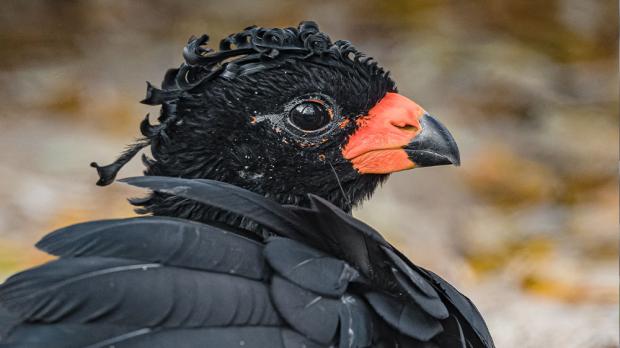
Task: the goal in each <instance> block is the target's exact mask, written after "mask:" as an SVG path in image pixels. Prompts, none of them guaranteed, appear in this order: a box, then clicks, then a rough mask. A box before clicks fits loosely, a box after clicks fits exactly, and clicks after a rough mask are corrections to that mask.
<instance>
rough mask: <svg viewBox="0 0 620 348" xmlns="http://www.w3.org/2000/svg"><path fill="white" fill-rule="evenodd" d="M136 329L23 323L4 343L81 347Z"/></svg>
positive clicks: (68, 347)
mask: <svg viewBox="0 0 620 348" xmlns="http://www.w3.org/2000/svg"><path fill="white" fill-rule="evenodd" d="M136 330H137V328H131V327H123V326H117V325H110V324H86V325H85V324H55V325H49V324H22V325H20V326H18V327H17V328H15V330H13V331H11V334H10V335H9V336H8V337H7V338H6V339H5V340H3V341H2V343H6V344H8V345H9V346H11V345H12V346H17V347H45V348H56V347H59V348H60V347H62V348H81V347H87V346H91V345H92V344H94V343H96V342H99V341H103V340H106V339H108V338H110V337H115V336H121V335H124V334H127V333H128V332H134V331H136ZM0 347H2V345H0Z"/></svg>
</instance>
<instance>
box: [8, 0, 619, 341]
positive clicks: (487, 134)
mask: <svg viewBox="0 0 620 348" xmlns="http://www.w3.org/2000/svg"><path fill="white" fill-rule="evenodd" d="M617 6H618V3H617V2H616V1H614V0H601V1H582V0H547V1H527V0H524V1H518V0H513V1H510V0H491V1H456V0H453V1H450V0H426V1H408V0H391V1H383V0H358V1H349V2H334V1H319V0H315V1H305V2H298V1H290V2H286V1H285V2H283V1H275V0H266V1H245V2H242V1H238V0H227V1H225V2H211V1H163V0H154V1H103V0H102V1H40V0H39V1H37V0H30V1H19V0H14V1H12V0H4V1H3V2H2V9H1V10H0V100H1V102H0V148H1V150H0V178H1V180H0V281H1V280H2V279H4V278H6V277H7V276H8V275H10V274H11V273H12V272H15V271H17V270H20V269H22V268H24V267H29V266H32V265H35V264H39V263H41V262H44V261H45V260H47V259H48V257H47V256H45V255H44V254H43V253H40V252H38V251H36V250H35V249H34V247H33V246H32V245H33V243H34V242H35V241H37V239H38V238H40V237H41V236H42V235H44V234H45V233H47V232H49V231H51V230H52V229H54V228H57V227H60V226H63V225H66V224H71V223H76V222H79V221H85V220H91V219H99V218H112V217H126V216H132V215H133V212H132V209H131V207H130V206H129V204H128V203H127V202H126V201H125V198H127V197H130V196H137V195H140V194H141V193H142V192H141V191H139V190H135V189H130V188H129V187H127V186H123V185H121V184H116V185H112V186H109V187H106V188H101V187H97V186H95V185H94V183H95V181H96V174H95V171H94V170H93V169H92V168H90V167H89V166H88V164H89V163H90V162H91V161H94V160H96V161H99V163H109V162H110V161H112V160H113V159H114V158H115V156H116V155H117V154H118V153H119V152H120V151H121V149H122V148H123V146H124V145H125V144H127V143H129V142H130V141H131V140H132V139H133V138H134V137H136V136H137V135H138V134H139V132H138V124H139V121H140V120H141V119H142V117H143V116H144V115H145V114H146V113H147V112H151V113H154V114H157V112H158V110H157V109H155V108H151V107H147V106H145V105H141V104H139V103H138V101H139V100H140V99H142V98H143V97H144V92H145V86H146V85H145V81H146V80H149V81H152V82H154V83H156V84H158V83H159V81H161V78H162V77H163V73H164V71H165V70H166V69H168V68H171V67H177V66H178V65H179V64H180V63H181V61H182V57H181V51H182V48H183V46H184V44H185V43H186V40H187V38H188V37H189V36H190V35H192V34H202V33H205V32H206V33H208V34H209V35H210V36H211V38H212V40H213V41H212V43H213V44H214V45H215V43H217V41H218V40H219V39H220V38H222V37H224V36H226V35H228V34H230V33H233V32H236V31H238V30H240V29H242V28H244V27H246V26H248V25H251V24H258V25H260V26H267V27H269V26H296V25H297V23H298V22H299V21H301V20H304V19H313V20H315V21H317V22H318V23H319V24H320V26H321V29H322V30H323V31H326V32H328V33H329V34H330V36H331V38H332V39H334V40H335V39H348V40H351V41H352V42H353V43H354V44H355V45H356V46H357V47H358V48H359V49H361V50H362V51H365V52H367V53H368V54H369V55H371V56H373V57H375V58H376V59H377V60H378V61H379V62H380V63H381V64H382V65H383V66H384V67H386V68H387V69H389V70H391V71H392V75H393V77H394V78H395V79H396V81H397V83H398V86H399V90H400V92H401V93H402V94H404V95H406V96H408V97H410V98H412V99H413V100H415V101H416V102H418V103H419V104H420V105H422V106H423V107H424V108H426V109H427V110H429V111H430V112H431V113H432V114H434V115H436V116H437V117H438V118H440V119H441V120H442V122H444V123H445V124H446V125H447V126H448V127H449V128H450V130H451V131H452V132H453V134H454V136H455V138H456V139H457V142H458V143H459V146H460V148H461V156H462V163H463V165H462V166H461V167H459V168H454V167H452V168H448V167H440V168H428V169H422V170H414V171H409V172H404V173H398V174H396V175H393V177H392V179H391V180H390V181H388V183H387V184H385V185H384V187H383V188H382V189H381V190H380V191H379V192H378V193H377V194H376V195H375V197H374V198H373V199H372V200H371V201H370V202H368V203H367V204H366V205H365V206H364V207H363V208H362V209H359V210H358V211H356V212H355V215H356V216H357V217H359V218H361V219H363V220H364V221H366V222H368V223H370V224H371V225H372V226H374V227H376V228H377V229H378V230H379V231H381V232H382V233H383V234H384V235H386V237H387V238H388V239H389V240H391V241H393V242H394V243H395V244H396V245H397V246H398V247H399V248H401V250H403V251H404V252H405V253H406V254H407V255H408V256H409V257H410V258H411V260H413V261H414V262H416V263H418V264H420V265H423V266H425V267H427V268H430V269H432V270H434V271H435V272H437V273H439V274H441V275H443V276H444V277H445V278H447V279H448V280H449V281H451V282H452V283H453V284H455V285H456V286H457V287H458V288H459V289H461V290H462V291H463V292H464V293H465V294H467V295H468V296H469V297H471V298H472V300H473V301H474V302H475V303H476V304H477V305H478V307H479V308H480V310H481V312H482V313H483V315H484V316H485V318H486V320H487V323H488V325H489V327H490V330H491V333H492V334H493V336H494V338H495V341H496V344H497V346H498V347H502V348H511V347H521V348H525V347H564V348H567V347H580V348H588V347H597V348H598V347H618V332H617V330H618V183H617V179H618V178H617V172H618V167H617V160H618V93H619V92H618V57H617V51H618V45H617V43H618V7H617ZM140 173H141V165H140V161H139V160H136V161H134V162H133V163H131V164H130V165H128V166H127V167H126V168H125V169H124V170H123V171H122V172H121V174H120V176H121V177H124V176H132V175H139V174H140Z"/></svg>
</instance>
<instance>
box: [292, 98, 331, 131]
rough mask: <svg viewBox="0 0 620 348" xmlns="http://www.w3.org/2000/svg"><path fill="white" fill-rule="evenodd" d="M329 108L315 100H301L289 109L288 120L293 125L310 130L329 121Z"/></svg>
mask: <svg viewBox="0 0 620 348" xmlns="http://www.w3.org/2000/svg"><path fill="white" fill-rule="evenodd" d="M331 118H332V117H331V113H330V110H329V109H328V108H327V107H326V106H325V105H323V104H322V103H319V102H315V101H304V102H301V103H299V104H297V105H295V107H293V108H292V109H291V111H289V114H288V121H289V123H290V124H292V125H293V126H294V127H297V128H299V129H301V130H302V131H305V132H312V131H316V130H319V129H321V128H323V127H325V126H326V125H327V124H328V123H329V121H331Z"/></svg>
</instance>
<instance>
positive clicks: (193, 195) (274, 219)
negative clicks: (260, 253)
mask: <svg viewBox="0 0 620 348" xmlns="http://www.w3.org/2000/svg"><path fill="white" fill-rule="evenodd" d="M120 181H121V182H125V183H127V184H129V185H133V186H138V187H143V188H148V189H151V190H153V191H158V192H162V193H167V194H171V195H174V196H179V197H184V198H188V199H192V200H195V201H197V202H200V203H204V204H207V205H210V206H212V207H216V208H219V209H222V210H225V211H229V212H231V213H235V214H238V215H241V216H244V217H246V218H248V219H251V220H253V221H255V222H257V223H258V224H260V225H262V226H264V227H266V228H268V229H270V230H272V231H274V232H276V233H278V234H280V235H282V236H285V237H289V238H293V239H297V240H303V238H302V237H301V235H300V233H301V232H304V231H306V229H305V227H304V226H303V225H302V224H300V223H299V219H298V217H297V216H296V215H295V214H294V213H292V212H290V211H288V210H286V209H284V208H282V206H281V205H280V204H278V203H277V202H275V201H272V200H270V199H267V198H265V197H264V196H261V195H259V194H256V193H254V192H251V191H248V190H245V189H243V188H241V187H238V186H234V185H231V184H227V183H224V182H221V181H215V180H207V179H194V180H192V179H180V178H171V177H163V176H139V177H133V178H126V179H121V180H120ZM306 232H307V231H306ZM307 233H308V232H307Z"/></svg>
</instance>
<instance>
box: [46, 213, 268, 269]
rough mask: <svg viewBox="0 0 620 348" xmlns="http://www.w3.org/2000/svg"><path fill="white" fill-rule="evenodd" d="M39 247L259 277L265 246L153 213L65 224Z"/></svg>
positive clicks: (52, 251)
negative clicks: (145, 215)
mask: <svg viewBox="0 0 620 348" xmlns="http://www.w3.org/2000/svg"><path fill="white" fill-rule="evenodd" d="M37 247H38V248H39V249H41V250H43V251H46V252H48V253H50V254H52V255H56V256H62V257H67V256H71V257H84V256H106V257H118V258H125V259H133V260H141V261H149V262H155V263H161V264H164V265H172V266H180V267H186V268H194V269H201V270H207V271H214V272H223V273H230V274H237V275H240V276H243V277H248V278H253V279H261V278H264V277H265V273H266V270H265V262H264V259H263V256H262V252H263V245H262V244H261V243H258V242H255V241H253V240H250V239H248V238H244V237H242V236H240V235H237V234H234V233H231V232H227V231H224V230H222V229H219V228H217V227H213V226H210V225H207V224H201V223H197V222H192V221H189V220H183V219H176V218H169V217H159V216H157V217H156V216H149V217H140V218H131V219H119V220H101V221H91V222H85V223H81V224H76V225H71V226H68V227H65V228H61V229H59V230H57V231H55V232H52V233H50V234H48V235H47V236H45V237H44V238H43V239H42V240H41V241H39V242H38V243H37Z"/></svg>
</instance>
